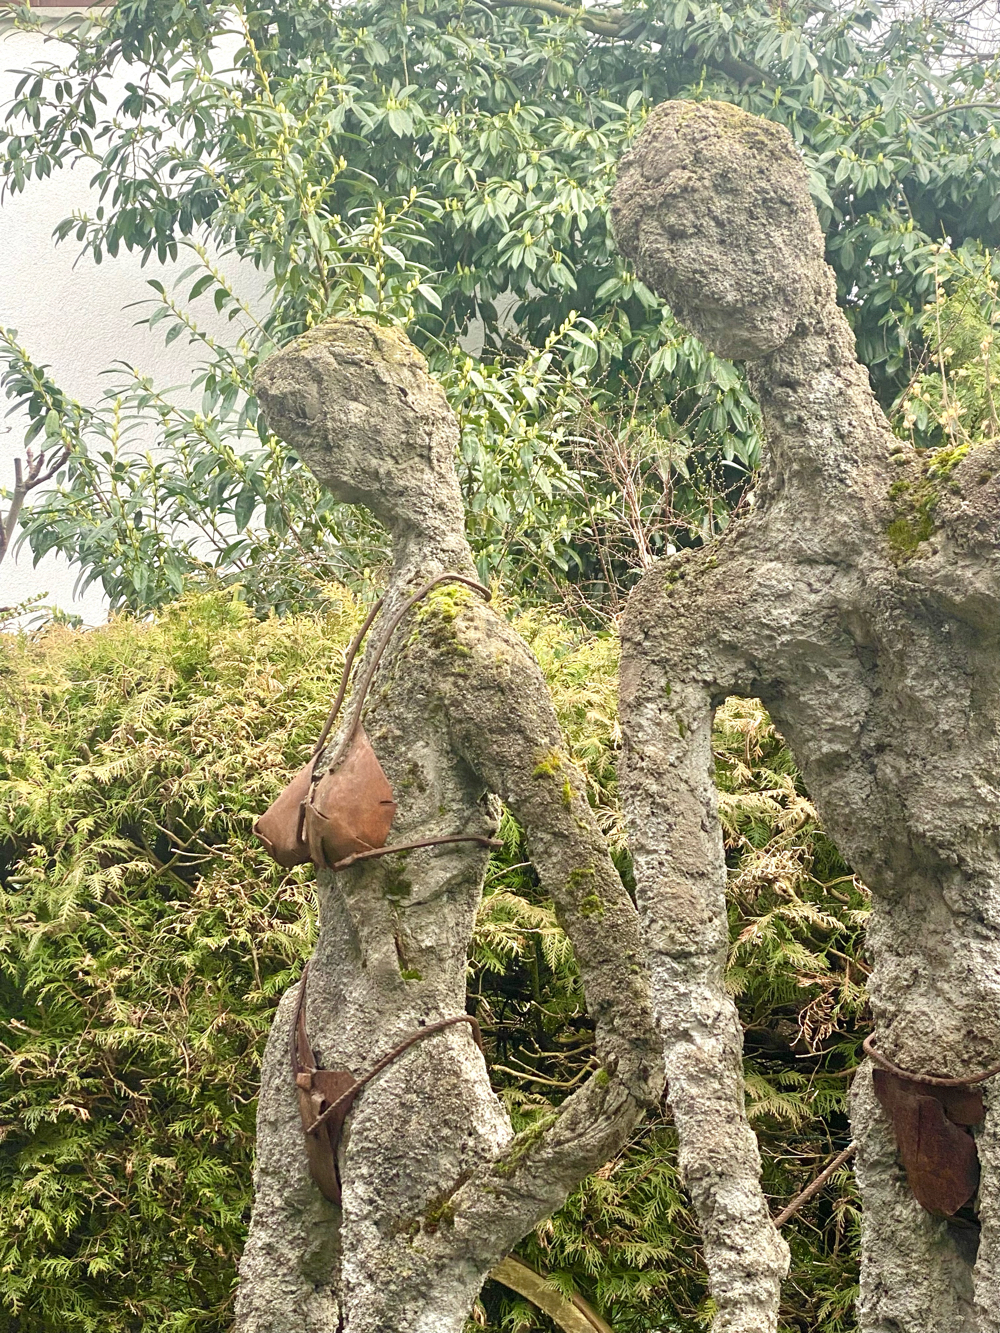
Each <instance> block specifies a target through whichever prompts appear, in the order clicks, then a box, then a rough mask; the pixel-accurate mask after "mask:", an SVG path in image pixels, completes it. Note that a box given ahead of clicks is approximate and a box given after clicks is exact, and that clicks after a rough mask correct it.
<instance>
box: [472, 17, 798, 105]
mask: <svg viewBox="0 0 1000 1333" xmlns="http://www.w3.org/2000/svg"><path fill="white" fill-rule="evenodd" d="M486 5H487V8H488V9H489V8H492V9H535V10H538V11H539V12H540V13H542V14H552V15H553V16H554V17H555V18H564V19H575V20H576V21H577V22H578V23H579V24H580V25H581V26H582V27H584V28H586V29H587V31H588V32H593V33H596V34H597V35H598V36H599V37H609V38H611V39H612V41H614V40H621V41H630V40H632V39H634V38H635V37H638V36H639V35H640V34H641V33H643V32H649V33H650V35H651V36H653V37H654V39H656V40H662V39H664V38H665V37H666V32H665V30H663V29H653V28H647V26H646V25H645V24H644V23H642V22H641V20H640V19H639V16H638V15H636V14H634V13H627V14H626V13H625V12H624V11H623V10H620V9H603V10H593V9H590V10H588V9H583V8H581V7H577V6H575V5H566V4H561V3H560V0H486ZM658 34H661V36H658ZM697 60H698V61H700V62H701V63H703V64H706V65H710V66H711V67H712V68H713V69H717V70H719V71H720V72H721V73H723V74H727V75H728V76H729V77H730V78H731V79H736V80H737V81H738V82H739V83H763V84H768V85H773V84H774V82H775V81H774V80H773V79H772V78H771V77H770V75H769V74H766V73H765V72H764V71H763V70H761V69H758V68H757V66H756V65H751V64H750V63H749V62H748V61H746V60H740V59H739V58H738V57H737V56H733V55H705V54H699V55H698V56H697Z"/></svg>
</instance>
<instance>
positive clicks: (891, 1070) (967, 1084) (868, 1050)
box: [861, 1032, 1000, 1088]
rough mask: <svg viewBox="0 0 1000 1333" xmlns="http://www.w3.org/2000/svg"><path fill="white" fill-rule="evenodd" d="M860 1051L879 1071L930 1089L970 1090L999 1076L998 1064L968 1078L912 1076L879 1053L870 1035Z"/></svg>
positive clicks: (927, 1075)
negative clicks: (922, 1084)
mask: <svg viewBox="0 0 1000 1333" xmlns="http://www.w3.org/2000/svg"><path fill="white" fill-rule="evenodd" d="M861 1049H862V1050H863V1051H864V1053H865V1055H867V1056H868V1058H869V1059H870V1060H872V1061H873V1062H874V1063H875V1064H877V1065H878V1067H879V1068H880V1069H884V1070H885V1071H886V1073H887V1074H893V1075H894V1076H895V1077H896V1078H903V1079H908V1080H909V1081H910V1082H911V1083H926V1084H927V1085H928V1086H929V1087H932V1088H971V1087H974V1086H975V1084H977V1083H985V1082H986V1080H987V1079H988V1078H996V1076H997V1074H1000V1064H997V1065H993V1067H992V1068H990V1069H987V1070H986V1071H985V1072H984V1073H982V1074H972V1075H970V1077H969V1078H939V1077H938V1076H937V1075H936V1074H913V1073H911V1072H910V1070H909V1069H903V1068H902V1066H901V1065H894V1064H893V1063H892V1061H891V1060H889V1059H887V1058H886V1056H884V1055H883V1054H882V1052H881V1051H878V1050H876V1049H875V1034H874V1032H873V1033H871V1034H870V1035H869V1036H867V1037H865V1039H864V1041H863V1042H862V1043H861Z"/></svg>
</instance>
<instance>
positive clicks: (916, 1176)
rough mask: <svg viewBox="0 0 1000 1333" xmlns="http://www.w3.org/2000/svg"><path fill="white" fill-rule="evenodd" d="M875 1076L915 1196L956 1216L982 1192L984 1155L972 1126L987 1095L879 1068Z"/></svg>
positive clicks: (925, 1205)
mask: <svg viewBox="0 0 1000 1333" xmlns="http://www.w3.org/2000/svg"><path fill="white" fill-rule="evenodd" d="M872 1078H873V1080H874V1085H875V1096H876V1097H877V1098H878V1099H879V1102H880V1103H881V1105H882V1107H883V1109H884V1110H885V1111H886V1113H887V1114H888V1116H889V1118H890V1120H891V1121H892V1127H893V1131H894V1133H895V1135H896V1146H897V1147H898V1149H899V1155H900V1158H901V1159H902V1162H903V1166H904V1168H905V1170H906V1178H907V1180H908V1181H909V1184H910V1189H911V1190H912V1191H913V1195H914V1198H915V1199H916V1200H917V1202H918V1203H919V1204H920V1205H921V1207H923V1208H926V1209H927V1211H928V1212H930V1213H936V1214H938V1215H939V1216H943V1217H951V1216H953V1215H954V1214H955V1213H957V1212H958V1210H959V1209H960V1208H962V1207H964V1205H965V1204H967V1203H968V1202H969V1200H970V1199H972V1197H973V1196H974V1195H975V1193H976V1190H977V1189H978V1188H979V1154H978V1153H977V1151H976V1142H975V1139H973V1137H972V1135H971V1134H970V1133H969V1127H970V1126H972V1125H977V1124H979V1123H980V1121H981V1120H982V1119H983V1116H984V1110H983V1099H982V1094H981V1093H979V1092H978V1091H976V1090H974V1089H971V1088H933V1087H928V1086H927V1085H926V1084H922V1083H915V1082H912V1081H911V1080H909V1079H902V1078H897V1077H896V1075H895V1074H890V1073H887V1072H886V1071H885V1070H884V1069H875V1070H873V1071H872Z"/></svg>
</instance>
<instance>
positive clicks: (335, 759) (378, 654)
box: [313, 573, 493, 782]
mask: <svg viewBox="0 0 1000 1333" xmlns="http://www.w3.org/2000/svg"><path fill="white" fill-rule="evenodd" d="M440 583H464V584H465V586H466V587H467V588H472V589H473V591H474V592H478V593H479V594H480V595H481V596H482V598H483V600H484V601H487V602H488V601H489V600H490V599H491V598H492V596H493V594H492V593H491V592H490V590H489V588H486V587H484V586H483V584H481V583H477V582H476V580H475V579H470V578H467V577H466V576H465V575H464V574H451V573H445V574H438V575H437V576H436V577H435V578H433V579H430V580H429V581H428V582H427V583H425V584H424V585H423V587H422V588H418V589H417V591H416V592H415V593H414V594H413V596H412V597H410V598H409V599H408V600H407V601H405V602H404V603H403V605H402V606H401V607H400V608H399V609H398V610H397V612H396V614H395V615H394V616H393V617H392V619H391V620H390V621H389V627H388V629H387V630H386V631H385V634H384V636H383V638H382V642H381V643H380V644H379V646H378V648H376V650H375V652H374V654H373V655H372V660H371V662H370V663H369V664H368V669H367V671H366V672H365V674H364V676H363V677H362V679H361V683H360V685H359V686H358V688H357V689H356V690H355V693H354V700H356V702H355V704H354V717H353V719H352V721H351V725H350V726H349V727H348V729H347V731H346V732H345V733H344V735H343V736H342V737H341V740H340V744H339V745H338V746H337V749H336V750H335V752H334V753H333V755H332V756H331V758H330V761H329V763H328V764H326V766H325V770H326V771H329V770H331V769H334V768H336V766H337V764H338V763H339V762H340V760H341V759H342V758H343V757H344V755H345V754H346V753H347V750H348V748H349V746H350V744H351V742H352V741H353V740H354V737H355V734H356V732H357V730H358V727H359V726H360V725H361V710H362V709H363V708H364V706H365V697H366V695H367V694H368V687H369V686H370V685H371V683H372V680H373V679H374V676H375V672H376V671H377V670H378V666H379V663H380V662H381V661H382V657H383V654H384V653H385V650H386V648H388V646H389V643H390V641H391V640H392V636H393V635H394V634H395V632H396V630H397V629H398V627H399V624H400V622H401V621H402V620H403V618H404V617H405V616H406V615H407V613H408V612H409V611H412V609H413V608H414V607H415V606H416V605H417V603H418V602H420V601H423V599H424V598H425V597H426V596H427V594H428V593H429V592H433V590H434V589H435V588H436V587H437V586H438V584H440ZM384 600H385V599H384V598H379V600H378V601H377V602H376V603H375V605H374V606H373V607H372V609H371V611H370V612H369V614H368V617H367V619H366V620H365V623H364V624H363V625H362V626H361V629H360V630H359V631H358V633H357V634H356V635H355V637H354V640H352V642H351V647H350V649H349V650H348V656H347V658H346V660H345V662H344V671H343V674H342V676H341V678H340V689H339V690H338V691H337V698H336V700H335V701H334V705H333V708H332V709H331V710H330V715H329V717H328V718H327V720H326V723H325V725H324V727H323V731H322V734H321V736H320V739H319V742H318V743H317V748H316V751H315V755H316V764H315V765H314V767H313V781H314V782H315V780H316V778H317V776H318V774H317V769H318V767H319V758H320V754H321V753H322V748H323V745H324V743H325V742H326V738H327V736H329V734H330V731H331V730H332V728H333V724H334V722H335V721H336V719H337V714H338V713H339V711H340V706H341V704H342V703H343V701H344V694H345V693H346V690H347V677H348V672H349V670H350V668H351V666H352V665H353V663H354V657H355V655H356V654H357V651H358V648H359V647H360V644H361V640H362V639H363V638H364V636H365V634H366V633H367V632H368V630H369V628H370V627H371V625H372V622H373V621H374V619H375V617H376V616H377V615H378V613H379V611H380V610H381V608H382V603H383V601H384ZM352 702H354V701H352Z"/></svg>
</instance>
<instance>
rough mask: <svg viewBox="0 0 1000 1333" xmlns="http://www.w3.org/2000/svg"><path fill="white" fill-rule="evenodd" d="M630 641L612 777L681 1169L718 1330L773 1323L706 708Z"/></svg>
mask: <svg viewBox="0 0 1000 1333" xmlns="http://www.w3.org/2000/svg"><path fill="white" fill-rule="evenodd" d="M631 647H632V651H631V652H630V651H629V650H628V649H627V650H626V657H627V660H626V661H623V665H622V681H623V688H622V715H623V723H624V727H625V731H626V737H627V753H626V762H625V764H624V766H623V786H624V790H625V802H626V808H627V810H628V817H629V824H630V831H631V834H632V847H633V852H634V857H635V875H636V886H637V901H638V906H639V911H640V915H641V917H642V920H643V925H644V928H645V936H646V944H647V948H648V950H649V955H650V968H651V979H652V986H653V1006H654V1013H655V1015H656V1019H657V1023H658V1026H659V1029H660V1032H661V1035H662V1038H663V1046H664V1060H665V1064H666V1070H667V1079H668V1084H669V1101H670V1106H671V1108H672V1110H673V1114H674V1119H675V1121H676V1124H677V1130H678V1135H679V1140H680V1165H681V1170H682V1173H683V1177H684V1181H685V1184H686V1185H687V1188H688V1190H689V1192H690V1194H691V1198H692V1201H693V1203H694V1206H695V1210H696V1212H697V1215H698V1222H699V1226H700V1228H701V1233H702V1237H703V1239H704V1245H705V1261H706V1264H707V1266H708V1271H709V1280H710V1285H711V1289H712V1295H713V1297H714V1298H715V1301H716V1303H717V1305H718V1308H719V1313H718V1317H717V1319H716V1322H715V1325H714V1328H715V1330H716V1333H774V1330H775V1328H776V1326H777V1318H778V1305H779V1301H780V1295H781V1281H782V1279H783V1278H784V1276H785V1274H786V1273H787V1271H788V1249H787V1246H786V1245H785V1243H784V1241H783V1240H782V1239H781V1237H780V1236H779V1235H778V1233H777V1231H776V1230H775V1228H774V1225H773V1223H772V1221H771V1217H770V1213H769V1211H768V1208H767V1203H766V1200H765V1199H764V1196H763V1193H762V1191H761V1186H760V1154H759V1151H758V1148H757V1140H756V1136H755V1135H754V1133H753V1130H752V1129H751V1128H750V1125H749V1123H748V1121H747V1118H746V1110H745V1104H744V1088H743V1033H742V1029H741V1027H740V1022H739V1017H738V1015H737V1013H736V1008H735V1006H734V1004H733V1002H732V1000H731V999H730V997H729V995H728V994H727V993H726V989H725V985H724V971H725V962H726V954H727V946H728V922H727V917H726V902H725V883H726V863H725V855H724V851H723V846H722V832H721V827H720V824H719V818H718V809H717V800H716V792H715V785H714V782H713V775H712V749H711V733H712V717H713V710H712V707H711V701H710V698H709V694H708V691H707V690H706V689H704V688H703V687H701V686H689V685H684V684H678V683H673V684H671V685H670V687H669V690H668V688H667V687H666V686H665V685H664V682H663V679H662V677H663V671H662V668H661V667H660V666H659V664H658V663H655V662H649V661H645V662H643V661H641V656H640V652H636V651H635V648H634V646H631ZM640 651H641V650H640ZM640 674H641V675H642V676H644V677H645V679H643V680H642V681H641V686H640V687H639V688H636V684H637V681H638V680H639V678H640ZM657 676H658V679H654V678H655V677H657Z"/></svg>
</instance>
